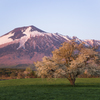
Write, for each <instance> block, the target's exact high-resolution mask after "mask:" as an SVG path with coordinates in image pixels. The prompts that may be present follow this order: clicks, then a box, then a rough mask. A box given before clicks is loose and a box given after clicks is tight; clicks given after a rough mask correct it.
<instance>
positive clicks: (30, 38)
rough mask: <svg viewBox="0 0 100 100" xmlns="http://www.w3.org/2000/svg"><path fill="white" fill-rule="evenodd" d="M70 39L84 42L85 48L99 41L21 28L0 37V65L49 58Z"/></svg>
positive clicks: (29, 62)
mask: <svg viewBox="0 0 100 100" xmlns="http://www.w3.org/2000/svg"><path fill="white" fill-rule="evenodd" d="M72 39H75V40H76V42H77V43H81V42H84V43H85V45H86V46H92V47H93V46H100V41H97V40H84V41H82V40H80V39H78V38H77V37H72V38H70V37H68V36H63V35H60V34H58V33H47V32H45V31H42V30H40V29H38V28H36V27H34V26H28V27H21V28H16V29H14V30H12V31H10V32H9V33H7V34H5V35H3V36H1V37H0V64H4V65H17V64H33V62H34V61H38V60H41V58H42V57H43V56H51V55H52V54H51V52H52V51H53V50H54V49H56V48H58V47H59V46H61V44H62V43H63V42H65V41H66V42H68V41H70V40H72ZM99 49H100V47H98V50H99Z"/></svg>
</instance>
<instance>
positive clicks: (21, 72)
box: [0, 67, 37, 79]
mask: <svg viewBox="0 0 100 100" xmlns="http://www.w3.org/2000/svg"><path fill="white" fill-rule="evenodd" d="M36 77H37V76H36V74H35V71H33V70H32V69H31V68H30V67H27V68H26V69H13V68H0V79H20V78H36Z"/></svg>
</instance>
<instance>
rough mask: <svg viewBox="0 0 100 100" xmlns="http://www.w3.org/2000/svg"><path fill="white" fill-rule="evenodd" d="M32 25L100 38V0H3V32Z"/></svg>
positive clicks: (0, 29) (0, 31) (0, 20)
mask: <svg viewBox="0 0 100 100" xmlns="http://www.w3.org/2000/svg"><path fill="white" fill-rule="evenodd" d="M29 25H34V26H36V27H38V28H40V29H42V30H44V31H46V32H50V33H56V32H58V33H60V34H63V35H68V36H70V37H72V36H77V37H78V38H80V39H97V40H100V0H0V36H1V35H3V34H5V33H7V32H9V31H11V30H13V29H14V28H17V27H23V26H29Z"/></svg>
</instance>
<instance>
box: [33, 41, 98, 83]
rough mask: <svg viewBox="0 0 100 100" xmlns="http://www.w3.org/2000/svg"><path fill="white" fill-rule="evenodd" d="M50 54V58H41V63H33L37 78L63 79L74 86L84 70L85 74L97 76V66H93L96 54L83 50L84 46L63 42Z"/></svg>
mask: <svg viewBox="0 0 100 100" xmlns="http://www.w3.org/2000/svg"><path fill="white" fill-rule="evenodd" d="M52 53H53V56H52V57H43V60H42V61H41V62H39V61H38V62H35V66H36V68H37V75H38V76H41V77H49V78H51V77H65V78H67V79H68V80H69V81H70V84H71V85H75V80H76V77H77V76H78V75H80V74H82V73H84V72H86V70H87V73H85V74H91V75H95V74H99V73H98V71H99V70H98V69H97V68H96V66H97V65H96V66H93V63H95V61H96V60H97V59H98V57H97V52H95V51H94V50H93V49H91V48H85V47H84V44H77V43H76V42H74V41H71V42H69V43H66V42H65V43H63V44H62V47H59V49H56V50H54V51H53V52H52ZM91 65H92V66H91Z"/></svg>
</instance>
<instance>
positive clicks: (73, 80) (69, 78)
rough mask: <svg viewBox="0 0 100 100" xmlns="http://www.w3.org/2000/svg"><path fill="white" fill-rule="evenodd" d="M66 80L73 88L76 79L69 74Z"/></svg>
mask: <svg viewBox="0 0 100 100" xmlns="http://www.w3.org/2000/svg"><path fill="white" fill-rule="evenodd" d="M67 79H68V80H69V81H70V84H71V85H72V86H75V80H76V77H75V76H74V74H69V75H68V77H67Z"/></svg>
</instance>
